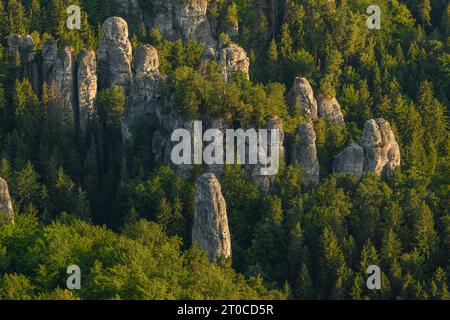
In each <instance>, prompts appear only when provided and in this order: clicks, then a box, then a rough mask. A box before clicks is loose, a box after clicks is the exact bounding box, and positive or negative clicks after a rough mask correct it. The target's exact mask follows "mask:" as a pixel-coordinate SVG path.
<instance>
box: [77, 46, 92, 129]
mask: <svg viewBox="0 0 450 320" xmlns="http://www.w3.org/2000/svg"><path fill="white" fill-rule="evenodd" d="M77 88H78V104H79V121H80V122H79V125H80V130H81V132H82V133H85V132H86V129H87V127H88V123H89V121H90V119H92V118H93V116H94V114H95V103H96V98H97V64H96V58H95V52H94V51H92V50H83V51H81V52H80V54H79V56H78V74H77Z"/></svg>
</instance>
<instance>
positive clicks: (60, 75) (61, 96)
mask: <svg viewBox="0 0 450 320" xmlns="http://www.w3.org/2000/svg"><path fill="white" fill-rule="evenodd" d="M42 58H43V79H44V82H45V83H47V85H48V86H49V87H53V89H54V92H55V93H56V94H55V97H54V98H55V100H56V101H53V103H52V106H53V108H54V109H53V110H52V111H53V112H55V113H56V115H57V116H58V117H59V118H60V119H61V121H62V122H64V123H66V124H67V125H69V126H74V125H75V124H76V123H75V120H76V119H77V117H78V115H77V111H78V108H77V106H76V105H75V79H76V75H75V71H76V61H75V54H74V50H73V49H72V48H69V47H65V48H63V49H61V50H58V48H57V43H56V41H54V40H50V41H48V42H46V43H45V44H44V48H43V51H42Z"/></svg>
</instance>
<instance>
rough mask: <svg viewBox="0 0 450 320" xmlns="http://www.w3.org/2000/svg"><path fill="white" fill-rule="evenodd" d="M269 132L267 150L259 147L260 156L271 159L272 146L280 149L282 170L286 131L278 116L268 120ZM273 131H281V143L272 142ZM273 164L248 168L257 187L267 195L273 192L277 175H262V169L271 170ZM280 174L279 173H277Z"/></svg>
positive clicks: (279, 163)
mask: <svg viewBox="0 0 450 320" xmlns="http://www.w3.org/2000/svg"><path fill="white" fill-rule="evenodd" d="M265 129H266V130H267V148H262V147H261V146H258V154H262V155H263V156H268V157H271V155H272V154H271V152H272V151H271V150H272V146H274V147H275V148H278V152H279V159H278V168H279V169H280V168H281V165H282V163H283V162H284V156H285V149H284V130H283V122H282V120H281V119H280V118H279V117H277V116H271V117H269V119H268V120H267V125H266V127H265ZM271 130H278V131H279V134H280V136H279V138H280V139H279V141H272V137H271ZM271 165H273V164H272V163H269V164H267V165H262V164H260V163H259V164H258V165H256V166H247V167H249V168H250V169H251V172H252V176H253V177H254V181H255V182H256V184H257V185H259V186H260V187H261V189H262V190H263V191H264V192H265V193H270V192H271V191H272V190H273V184H274V181H275V177H276V174H275V175H261V169H262V168H270V167H271ZM277 173H278V172H277Z"/></svg>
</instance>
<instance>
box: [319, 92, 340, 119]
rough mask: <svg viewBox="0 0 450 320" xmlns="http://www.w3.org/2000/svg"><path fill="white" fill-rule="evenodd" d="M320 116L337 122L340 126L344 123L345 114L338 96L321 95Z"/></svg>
mask: <svg viewBox="0 0 450 320" xmlns="http://www.w3.org/2000/svg"><path fill="white" fill-rule="evenodd" d="M319 117H321V118H325V119H329V120H331V121H333V122H336V123H337V124H339V125H340V126H343V125H344V116H343V115H342V111H341V106H340V105H339V102H338V101H337V100H336V98H334V97H333V98H325V97H321V96H319Z"/></svg>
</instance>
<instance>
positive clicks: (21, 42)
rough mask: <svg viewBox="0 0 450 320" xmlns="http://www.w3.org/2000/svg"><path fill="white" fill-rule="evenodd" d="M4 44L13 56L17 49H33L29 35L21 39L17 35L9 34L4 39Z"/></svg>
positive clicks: (32, 42)
mask: <svg viewBox="0 0 450 320" xmlns="http://www.w3.org/2000/svg"><path fill="white" fill-rule="evenodd" d="M6 42H7V43H8V48H9V50H10V51H11V53H12V54H13V55H14V54H16V53H17V52H18V50H19V49H23V48H29V49H33V47H34V40H33V38H32V37H31V36H30V35H27V36H25V37H22V36H20V35H18V34H11V35H9V36H8V37H6Z"/></svg>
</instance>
